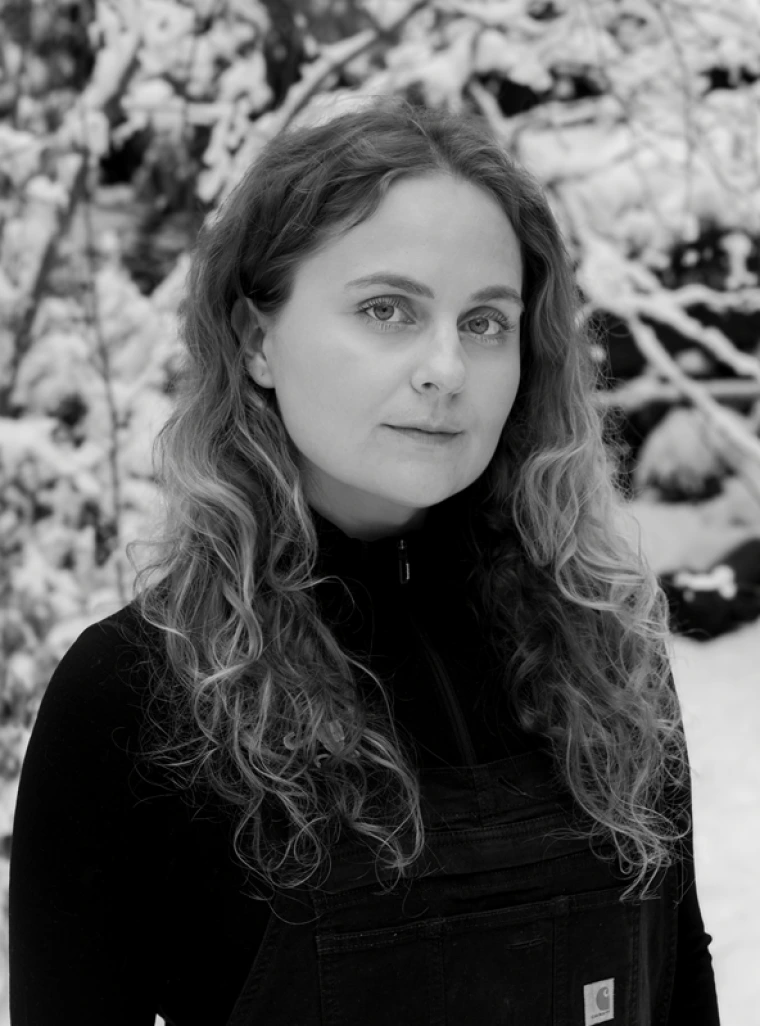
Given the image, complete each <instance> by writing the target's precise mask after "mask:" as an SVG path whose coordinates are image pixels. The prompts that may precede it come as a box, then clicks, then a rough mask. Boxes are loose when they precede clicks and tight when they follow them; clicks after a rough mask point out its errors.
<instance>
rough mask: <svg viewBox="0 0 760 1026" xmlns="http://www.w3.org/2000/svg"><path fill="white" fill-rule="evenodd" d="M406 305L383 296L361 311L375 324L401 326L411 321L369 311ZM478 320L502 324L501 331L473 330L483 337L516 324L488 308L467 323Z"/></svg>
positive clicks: (370, 301)
mask: <svg viewBox="0 0 760 1026" xmlns="http://www.w3.org/2000/svg"><path fill="white" fill-rule="evenodd" d="M404 307H405V304H404V303H403V302H401V301H399V298H398V297H397V296H382V297H379V298H377V299H370V300H368V301H367V302H366V303H365V304H364V305H363V306H362V307H360V308H359V312H360V313H362V314H364V315H365V317H367V318H368V320H370V321H372V323H373V324H376V325H379V326H381V327H382V326H383V325H385V324H387V325H389V326H390V327H393V326H400V325H402V324H408V323H409V321H391V320H388V319H387V318H386V319H383V318H380V319H377V318H375V317H374V316H372V317H370V315H369V312H368V311H369V310H373V309H380V310H383V308H385V309H386V310H392V309H401V308H404ZM477 321H481V322H486V323H487V322H488V321H495V322H496V323H497V324H498V325H499V326H500V330H499V331H494V332H490V333H489V332H487V331H473V332H471V334H473V335H476V336H481V337H483V338H497V337H499V336H501V335H504V334H507V333H508V332H510V331H512V330H513V329H514V324H513V323H512V322H511V321H510V320H509V319H508V318H507V317H505V316H504V314H502V313H499V311H498V310H486V311H484V312H483V313H481V314H478V315H476V316H475V317H470V318H469V319H468V322H467V323H473V322H477Z"/></svg>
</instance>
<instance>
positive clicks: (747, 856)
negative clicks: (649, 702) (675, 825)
mask: <svg viewBox="0 0 760 1026" xmlns="http://www.w3.org/2000/svg"><path fill="white" fill-rule="evenodd" d="M758 667H760V622H756V623H754V624H750V625H748V626H746V627H743V628H742V629H741V630H740V631H737V632H736V633H733V634H729V635H724V636H723V637H721V638H716V639H715V640H714V641H711V642H709V643H708V644H701V643H700V642H696V641H692V640H690V639H688V638H677V639H676V640H675V644H674V662H673V672H674V676H675V680H676V689H677V691H678V696H679V698H680V700H681V707H682V709H683V717H684V729H685V731H686V742H687V744H688V747H689V756H690V762H691V770H692V785H693V797H694V857H695V865H696V877H697V892H698V894H699V900H700V905H701V908H702V918H703V919H704V923H705V929H706V930H707V932H708V933H709V934H710V936H711V937H712V938H713V940H712V943H711V945H710V950H711V952H712V956H713V967H714V969H715V981H716V985H717V990H718V1001H719V1004H720V1011H721V1026H751V1024H752V1023H757V1022H759V1021H760V973H758V971H757V967H758V965H760V873H758V869H757V866H758V859H759V858H760V746H759V745H758V739H760V670H759V669H758Z"/></svg>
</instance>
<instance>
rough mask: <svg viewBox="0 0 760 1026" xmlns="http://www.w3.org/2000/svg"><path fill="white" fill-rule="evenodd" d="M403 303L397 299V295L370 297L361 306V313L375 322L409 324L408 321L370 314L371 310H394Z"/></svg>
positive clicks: (380, 323)
mask: <svg viewBox="0 0 760 1026" xmlns="http://www.w3.org/2000/svg"><path fill="white" fill-rule="evenodd" d="M402 305H403V304H402V303H400V302H399V301H398V299H396V297H395V296H386V297H382V298H378V299H370V300H368V301H367V302H366V303H365V304H364V305H363V306H361V307H360V308H359V313H361V314H363V315H364V316H365V317H366V318H367V320H369V321H372V323H373V324H379V325H384V324H390V325H397V324H408V323H409V322H408V321H392V320H390V319H389V318H384V317H375V316H370V313H369V311H370V310H375V309H379V310H381V311H383V312H384V311H385V310H388V311H393V310H398V309H400V308H401V306H402Z"/></svg>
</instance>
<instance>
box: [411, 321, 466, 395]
mask: <svg viewBox="0 0 760 1026" xmlns="http://www.w3.org/2000/svg"><path fill="white" fill-rule="evenodd" d="M466 377H467V367H466V366H465V362H464V359H463V351H462V343H461V340H460V338H459V329H458V328H457V326H456V324H454V325H453V326H452V325H451V324H450V323H447V324H442V325H439V326H438V327H437V328H433V329H431V331H430V332H429V333H427V335H426V336H425V337H424V339H423V341H422V345H421V348H420V351H419V356H418V360H417V366H416V368H415V372H414V383H415V385H416V386H417V387H420V386H421V387H423V388H424V387H427V386H428V385H431V384H432V385H435V386H436V387H437V388H438V389H439V390H441V391H445V392H459V391H461V389H462V388H463V386H464V383H465V380H466Z"/></svg>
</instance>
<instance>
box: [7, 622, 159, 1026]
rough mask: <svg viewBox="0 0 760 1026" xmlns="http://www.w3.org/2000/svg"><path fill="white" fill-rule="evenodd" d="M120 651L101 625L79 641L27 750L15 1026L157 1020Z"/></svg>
mask: <svg viewBox="0 0 760 1026" xmlns="http://www.w3.org/2000/svg"><path fill="white" fill-rule="evenodd" d="M119 643H120V639H119V637H118V635H117V634H116V632H115V631H113V629H110V628H109V629H105V628H102V627H100V626H99V625H95V626H93V627H90V628H88V629H87V630H86V631H84V633H83V634H82V635H80V637H79V638H78V639H77V641H76V642H75V643H74V644H73V645H72V647H71V648H70V649H69V651H68V652H67V653H66V655H65V656H64V657H63V659H62V660H61V662H60V663H59V665H58V667H57V668H56V671H55V673H54V674H53V676H52V678H51V680H50V683H49V684H48V687H47V690H46V691H45V694H44V696H43V699H42V703H41V705H40V709H39V713H38V715H37V719H36V721H35V725H34V728H33V730H32V734H31V737H30V740H29V745H28V748H27V752H26V756H25V759H24V764H23V766H22V771H21V777H20V781H19V789H18V798H17V802H16V810H15V818H14V827H13V838H12V849H11V868H10V889H9V933H10V950H9V955H10V1010H11V1023H12V1026H53V1024H68V1023H71V1024H74V1023H75V1024H76V1026H95V1024H98V1026H100V1024H102V1023H104V1022H107V1023H109V1026H153V1023H154V1020H155V1012H156V1008H155V1002H154V999H153V993H154V991H153V982H152V979H151V973H150V964H149V963H150V961H151V960H150V957H149V954H148V952H149V950H150V941H151V938H152V935H153V934H154V933H155V932H156V931H155V930H154V929H152V928H151V927H152V924H151V913H152V912H153V911H154V908H153V906H152V898H151V886H152V885H151V884H150V883H149V881H148V880H147V879H146V877H147V875H148V874H147V871H146V870H145V868H144V866H145V860H144V859H142V858H140V849H141V848H142V850H143V851H144V850H145V848H146V847H149V846H146V845H145V844H144V843H142V842H143V839H142V838H141V837H140V836H139V831H135V830H133V829H132V828H133V825H134V824H133V821H132V809H133V805H134V801H133V800H131V793H130V789H129V784H128V776H129V772H130V770H131V768H132V764H131V760H130V759H129V757H128V755H127V753H125V752H124V751H123V750H122V748H123V742H122V743H115V740H116V741H118V738H119V736H120V735H123V736H127V734H128V733H129V731H130V730H131V729H132V727H131V725H130V724H129V719H130V717H132V719H133V721H135V722H136V720H135V711H134V709H132V708H130V702H129V697H128V696H129V695H130V694H131V692H130V690H129V689H128V688H127V687H126V685H124V684H123V683H122V682H120V680H119V678H118V675H117V674H116V673H115V667H116V651H117V646H118V645H119ZM132 700H134V699H132ZM153 886H154V885H153ZM154 964H155V963H154Z"/></svg>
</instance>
